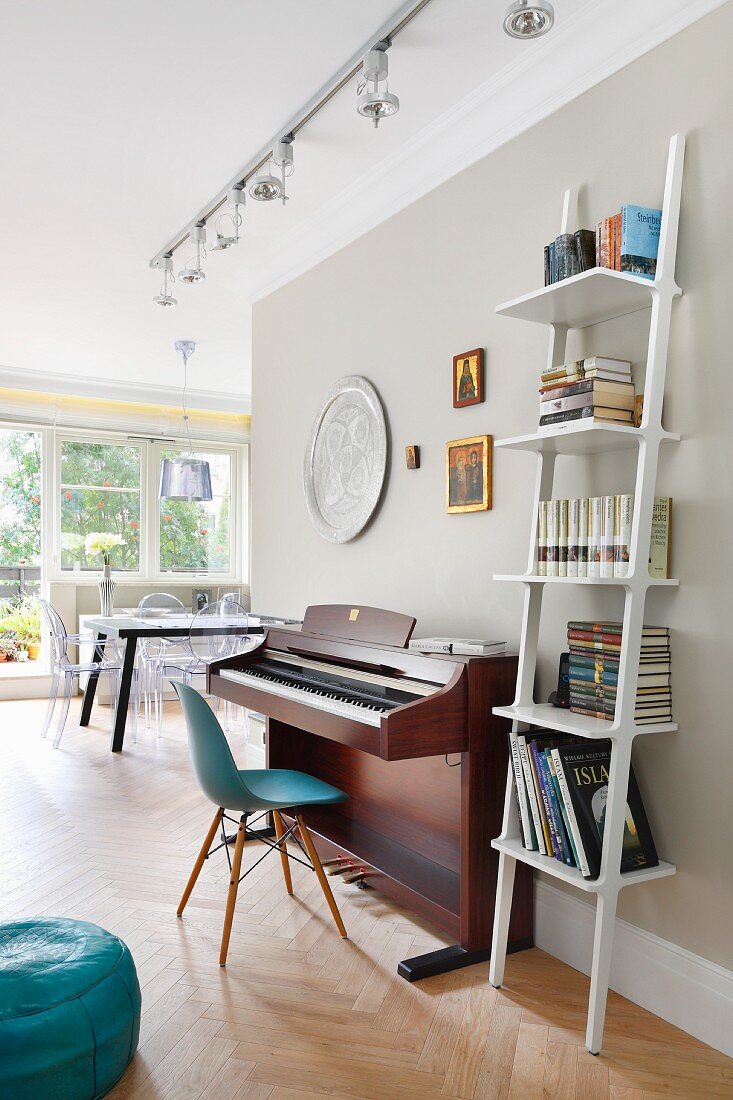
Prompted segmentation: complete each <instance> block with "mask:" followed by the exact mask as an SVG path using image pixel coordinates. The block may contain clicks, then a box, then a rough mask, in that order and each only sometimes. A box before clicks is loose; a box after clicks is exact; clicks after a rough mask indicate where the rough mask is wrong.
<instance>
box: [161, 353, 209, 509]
mask: <svg viewBox="0 0 733 1100" xmlns="http://www.w3.org/2000/svg"><path fill="white" fill-rule="evenodd" d="M195 350H196V344H195V343H194V342H193V340H176V351H177V352H178V354H179V355H180V357H181V359H183V394H182V398H181V404H182V407H183V423H184V425H185V429H186V435H187V436H188V454H183V455H179V456H178V457H177V458H164V459H163V461H162V463H161V466H160V489H159V491H158V496H159V497H160V499H161V500H195V501H198V500H211V499H212V496H213V494H212V492H211V469H210V467H209V463H208V462H207V461H206V460H205V459H202V458H196V457H195V456H194V455H193V454H192V453H191V452H192V451H193V447H192V445H191V430H190V428H189V424H188V410H187V408H186V389H187V385H188V377H187V375H188V360H189V359H190V357H191V356H192V355H193V353H194V351H195Z"/></svg>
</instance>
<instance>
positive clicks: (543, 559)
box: [537, 500, 548, 577]
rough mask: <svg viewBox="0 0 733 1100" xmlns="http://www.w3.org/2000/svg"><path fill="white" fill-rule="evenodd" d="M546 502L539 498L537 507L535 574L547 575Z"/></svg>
mask: <svg viewBox="0 0 733 1100" xmlns="http://www.w3.org/2000/svg"><path fill="white" fill-rule="evenodd" d="M547 504H548V502H547V501H546V500H541V501H540V503H539V507H538V509H537V576H538V577H546V576H547Z"/></svg>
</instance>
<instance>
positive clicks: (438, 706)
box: [207, 605, 532, 981]
mask: <svg viewBox="0 0 733 1100" xmlns="http://www.w3.org/2000/svg"><path fill="white" fill-rule="evenodd" d="M414 625H415V620H414V619H413V618H411V617H409V616H406V615H399V614H397V613H395V612H390V611H382V610H379V609H377V608H370V607H359V606H357V607H351V606H346V605H317V606H313V607H309V608H308V610H307V612H306V615H305V619H304V621H303V625H302V627H300V628H292V627H274V628H270V629H269V630H267V631H266V632H265V634H264V636H263V638H262V641H261V642H260V644H259V645H258V646H257V647H256V648H255V649H252V650H250V651H248V652H246V653H242V654H239V655H236V656H233V657H228V658H225V659H223V660H221V661H214V662H213V663H212V664H211V665H210V666H209V671H208V677H207V680H208V689H209V691H210V693H211V694H213V695H217V696H220V697H221V698H224V699H229V700H231V701H232V702H234V703H237V704H239V705H240V706H243V707H246V708H248V709H250V710H254V711H259V712H260V713H262V714H265V715H266V716H267V764H268V767H271V768H294V769H297V770H299V771H303V772H308V773H309V774H311V775H315V776H318V777H319V778H321V779H325V780H326V781H327V782H329V783H333V784H334V785H335V786H337V787H340V788H341V789H342V790H344V791H346V793H347V794H348V795H349V801H348V802H344V803H341V804H340V805H337V806H328V807H323V808H318V807H309V809H308V825H309V828H310V829H311V831H312V832H313V834H314V836H315V837H316V840H317V843H318V847H319V850H320V853H321V854H322V855H323V856H326V855H329V856H332V855H344V854H345V855H349V856H353V857H355V859H356V861H357V862H363V863H364V864H366V865H368V866H369V867H370V868H374V869H375V870H376V872H377V875H376V876H375V877H374V878H370V879H369V882H370V883H373V885H374V886H376V887H377V888H378V889H379V890H380V891H381V892H382V893H384V894H386V895H388V896H390V897H392V898H394V899H395V900H396V901H397V902H399V903H400V904H404V905H405V906H406V907H407V908H409V909H411V910H413V911H414V912H415V913H418V914H420V915H422V916H424V917H426V918H427V919H428V920H430V921H431V922H432V923H433V924H435V925H436V926H437V927H438V928H440V929H441V930H442V931H444V932H446V933H448V935H449V936H451V937H455V940H456V943H455V945H453V946H451V947H447V948H444V949H443V950H440V951H434V952H431V953H429V954H426V955H421V956H417V957H415V958H412V959H405V960H404V961H403V962H401V963H400V964H399V968H398V972H399V973H400V974H401V975H402V976H403V977H404V978H406V979H407V980H408V981H416V980H418V979H420V978H425V977H429V976H430V975H433V974H438V973H441V972H443V971H446V970H454V969H456V968H458V967H461V966H467V965H469V964H470V963H475V962H480V961H481V960H484V959H488V957H489V954H490V946H491V930H492V923H493V917H494V896H495V889H496V877H497V865H498V857H497V853H496V852H495V851H494V850H493V849H492V847H491V838H492V837H494V836H497V835H498V834H499V832H500V830H501V819H502V810H503V804H504V793H505V785H506V776H507V760H508V743H507V735H506V730H507V724H506V722H505V720H503V719H501V718H497V717H495V716H494V715H493V714H492V707H494V706H498V705H502V704H505V703H507V702H509V701H511V699H512V698H513V695H514V685H515V681H516V673H517V658H516V657H515V656H509V655H503V654H502V655H500V656H493V657H459V656H454V655H451V656H444V655H433V654H431V655H424V654H421V653H416V652H413V651H411V650H408V649H406V648H405V646H406V644H407V641H408V639H409V636H410V634H411V633H412V630H413V628H414ZM516 874H517V879H516V884H515V887H514V902H513V908H512V916H511V923H510V929H509V941H510V950H521V949H523V948H526V947H531V946H532V877H531V869H530V868H528V867H524V866H517V869H516Z"/></svg>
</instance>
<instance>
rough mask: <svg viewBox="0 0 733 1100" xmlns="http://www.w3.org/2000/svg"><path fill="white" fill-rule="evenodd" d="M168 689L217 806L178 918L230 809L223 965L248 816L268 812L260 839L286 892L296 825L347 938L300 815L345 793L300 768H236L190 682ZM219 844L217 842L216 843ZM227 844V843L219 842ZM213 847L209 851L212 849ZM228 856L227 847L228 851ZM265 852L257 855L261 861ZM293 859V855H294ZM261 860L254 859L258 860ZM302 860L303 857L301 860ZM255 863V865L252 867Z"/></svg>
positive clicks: (202, 780) (202, 783)
mask: <svg viewBox="0 0 733 1100" xmlns="http://www.w3.org/2000/svg"><path fill="white" fill-rule="evenodd" d="M172 683H173V687H174V688H175V690H176V692H177V693H178V698H179V699H180V700H181V706H182V707H183V716H184V718H185V720H186V729H187V731H188V741H189V745H190V747H191V759H192V761H193V768H194V771H195V773H196V778H197V780H198V783H199V786H200V787H201V790H202V791H203V793H204V794H205V795H206V797H207V798H208V799H209V800H210V801H211V802H213V803H214V805H215V806H217V807H218V809H217V811H216V814H215V815H214V820H213V821H212V823H211V827H210V828H209V831H208V833H207V834H206V839H205V840H204V843H203V845H202V847H201V851H200V852H199V854H198V858H197V859H196V863H195V864H194V867H193V871H192V872H191V876H190V878H189V880H188V882H187V884H186V889H185V890H184V891H183V897H182V898H181V901H180V904H179V906H178V916H179V917H180V916H182V915H183V910H184V909H185V908H186V902H187V901H188V899H189V897H190V896H191V892H192V890H193V888H194V886H195V885H196V880H197V878H198V877H199V873H200V871H201V868H202V867H203V865H204V861H205V860H206V858H207V857H208V855H209V854H210V851H211V845H212V844H213V842H214V839H215V837H216V835H217V833H218V831H219V828H220V827H221V828H222V829H223V822H224V818H225V816H226V815H225V809H228V810H234V811H235V812H237V813H239V814H240V815H241V817H240V820H239V828H238V830H237V839H236V843H235V845H234V855H233V857H232V861H231V874H230V876H229V893H228V895H227V906H226V913H225V916H224V929H223V931H222V936H221V950H220V952H219V966H225V965H226V960H227V952H228V950H229V938H230V936H231V931H232V919H233V917H234V907H235V905H236V902H237V889H238V887H239V883H240V882H241V881H242V879H243V878H245V877H246V876H247V875H248V874H249V871H251V870H253V867H250V868H249V871H245V873H244V874H243V875H240V871H241V868H242V854H243V852H244V841H245V835H246V831H247V818H248V817H250V816H251V815H252V814H255V813H268V812H270V813H272V816H273V820H274V823H275V835H276V837H277V842H276V843H275V842H273V841H270V840H268V839H266V838H263V843H265V844H267V845H268V848H269V849H270V850H271V851H279V853H280V860H281V862H282V869H283V877H284V879H285V889H286V890H287V892H288V894H292V892H293V883H292V879H291V876H290V864H289V860H290V858H291V856H290V854H289V852H288V849H287V841H288V840H289V838H290V837H291V836H292V837H294V839H295V840H296V843H297V837H295V836H294V834H295V830H296V828H297V829H298V830H299V832H300V837H301V840H302V841H303V845H304V852H305V854H306V855H307V856H308V859H309V860H310V863H311V865H312V868H313V870H314V871H315V872H316V875H317V876H318V881H319V883H320V884H321V889H322V890H323V895H324V897H325V899H326V902H327V903H328V907H329V909H330V910H331V913H332V915H333V919H334V920H335V922H336V927H337V928H338V930H339V932H340V933H341V935H342V936H343V937H344V938H345V937H346V929H345V927H344V923H343V921H342V920H341V914H340V913H339V911H338V906H337V905H336V902H335V901H334V897H333V894H332V893H331V887H330V886H329V884H328V879H327V878H326V875H325V873H324V870H323V867H322V866H321V861H320V859H319V856H318V852H317V851H316V848H315V845H314V843H313V839H312V837H311V835H310V833H309V831H308V827H307V826H306V823H305V821H304V819H303V814H302V809H303V807H304V806H331V805H334V804H335V803H337V802H345V801H346V800H347V798H348V795H346V794H344V792H343V791H340V790H339V789H338V787H332V786H331V785H330V783H324V782H323V780H321V779H316V777H315V776H313V775H307V774H306V773H305V772H295V771H286V770H283V769H266V770H259V771H240V770H239V769H238V768H237V765H236V763H235V760H234V757H233V756H232V752H231V749H230V748H229V742H228V741H227V739H226V737H225V736H224V731H223V730H222V728H221V726H220V725H219V721H218V719H217V717H216V715H215V714H214V712H213V711H212V709H211V707H210V706H209V704H208V703H207V702H206V700H205V699H204V698H203V696H202V695H200V694H199V692H198V691H196V690H195V689H194V688H192V687H191V686H190V684H182V683H180V682H179V681H172ZM285 809H288V810H290V812H291V816H292V817H293V818H294V824H293V825H291V826H290V828H286V826H285V822H284V821H283V818H282V815H281V813H280V811H281V810H285ZM219 847H221V845H219ZM224 847H225V848H226V841H225V842H224ZM215 850H216V849H214V851H215ZM227 855H228V851H227ZM266 855H268V852H265V855H264V856H262V857H261V859H264V858H265V856H266ZM294 858H297V857H294ZM259 862H260V860H258V861H257V863H259ZM300 862H302V861H300ZM257 863H255V864H254V866H255V867H256V866H257Z"/></svg>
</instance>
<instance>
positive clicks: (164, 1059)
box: [0, 702, 733, 1100]
mask: <svg viewBox="0 0 733 1100" xmlns="http://www.w3.org/2000/svg"><path fill="white" fill-rule="evenodd" d="M43 709H44V707H43V704H42V703H40V702H38V703H37V702H23V703H3V704H0V774H2V800H1V802H0V831H1V834H2V853H3V858H2V865H1V866H0V919H10V918H19V917H24V916H35V915H41V914H48V915H55V916H62V915H66V916H73V917H78V918H81V919H85V920H91V921H95V922H97V923H99V924H101V925H104V926H105V927H106V928H109V929H110V930H112V931H114V932H116V933H118V934H119V935H120V936H122V937H123V938H124V939H125V940H126V941H127V943H128V944H129V945H130V948H131V949H132V952H133V954H134V956H135V961H136V963H137V967H138V973H139V976H140V983H141V985H142V990H143V1021H142V1033H141V1037H140V1047H139V1050H138V1053H137V1055H136V1057H135V1059H134V1061H133V1063H132V1065H131V1067H130V1069H129V1070H128V1072H127V1074H126V1076H125V1077H124V1079H123V1080H122V1082H121V1083H120V1084H119V1085H118V1086H117V1088H116V1089H115V1090H114V1091H113V1092H112V1093H111V1094H110V1095H111V1097H112V1098H113V1100H123V1098H124V1100H128V1098H129V1100H132V1098H135V1100H155V1098H162V1097H165V1098H166V1100H198V1098H201V1100H315V1098H316V1097H319V1096H321V1097H322V1096H324V1095H325V1096H330V1097H336V1098H338V1097H351V1098H354V1097H363V1098H365V1100H391V1098H392V1097H405V1098H410V1097H411V1098H413V1100H423V1098H427V1097H438V1096H440V1097H476V1098H481V1100H493V1098H498V1097H509V1098H511V1100H534V1098H535V1097H537V1098H544V1097H557V1098H560V1100H605V1098H609V1100H659V1098H661V1097H685V1098H701V1100H702V1098H705V1100H707V1098H709V1097H723V1096H732V1095H733V1062H732V1061H731V1060H730V1059H728V1058H725V1057H724V1056H723V1055H722V1054H718V1053H717V1052H716V1051H714V1050H711V1049H710V1048H709V1047H706V1046H704V1045H703V1044H702V1043H699V1042H697V1041H696V1040H694V1039H691V1038H690V1037H689V1036H687V1035H685V1034H684V1033H683V1032H681V1031H678V1030H677V1029H675V1028H673V1027H671V1026H670V1025H668V1024H666V1023H664V1022H663V1021H661V1020H659V1019H658V1018H656V1017H654V1016H652V1015H650V1014H649V1013H648V1012H645V1011H643V1010H642V1009H640V1008H638V1007H637V1006H635V1005H633V1004H631V1003H629V1002H628V1001H625V1000H624V999H623V998H621V997H619V996H616V995H614V994H612V995H611V997H610V1002H609V1011H608V1024H607V1029H606V1043H605V1049H604V1053H603V1055H602V1056H601V1057H600V1058H592V1057H591V1056H590V1055H589V1054H588V1053H587V1052H586V1051H585V1050H584V1048H583V1029H584V1016H585V1001H586V995H587V981H586V979H585V978H584V977H583V976H582V975H580V974H578V973H577V972H576V971H574V970H571V969H570V968H568V967H566V966H564V965H562V964H561V963H559V962H557V961H556V960H554V959H552V958H550V957H549V956H547V955H545V954H543V953H542V952H541V951H537V950H534V951H528V952H524V953H523V954H520V955H514V956H512V957H511V959H510V960H509V963H508V966H507V980H506V985H505V987H504V988H503V989H502V990H501V991H500V992H497V991H495V990H493V989H491V987H490V986H489V985H488V982H487V980H486V977H487V975H486V966H485V965H484V966H477V967H472V968H470V969H467V970H463V971H458V972H457V973H454V974H451V975H442V976H440V977H437V978H432V979H429V980H428V981H425V982H423V983H421V984H420V985H415V986H411V985H408V984H407V983H406V982H404V981H402V980H401V979H400V978H398V977H397V976H396V974H395V967H396V964H397V961H398V960H399V959H401V958H403V957H405V956H408V955H413V954H417V953H419V952H420V951H424V950H430V949H431V948H433V947H434V946H436V945H439V944H442V943H444V942H446V941H445V940H444V939H443V938H442V937H441V936H438V935H436V934H435V932H434V931H433V930H432V929H431V928H429V927H426V926H425V925H423V924H421V923H420V922H419V921H417V920H415V919H414V917H412V916H411V915H410V914H409V913H407V912H404V911H402V910H400V909H398V908H396V907H395V906H394V905H391V904H389V903H387V902H386V901H385V900H383V899H382V898H381V897H380V896H379V894H378V893H376V892H375V891H369V892H367V891H360V890H357V889H356V888H355V887H347V886H344V885H343V884H342V883H341V882H340V881H338V880H331V881H332V882H333V881H336V886H335V893H336V898H337V901H338V903H339V905H340V907H341V911H342V914H343V916H344V919H345V921H346V925H347V928H348V930H349V936H350V938H349V940H348V941H342V940H341V939H339V937H338V935H337V933H336V931H335V929H334V927H333V924H332V921H331V919H330V915H329V913H328V911H327V910H326V908H325V904H324V902H323V899H322V896H321V893H320V890H319V888H318V884H317V882H316V879H315V876H314V875H313V874H312V872H310V871H307V870H305V869H304V868H302V867H300V866H299V865H298V864H293V879H294V884H295V889H296V897H294V898H288V897H287V896H286V894H285V891H284V887H283V883H282V876H281V869H280V864H279V860H278V859H277V858H276V857H270V858H269V859H268V860H266V861H265V863H264V864H262V865H261V867H260V868H258V869H257V871H255V872H254V873H253V875H252V876H251V878H248V879H246V880H245V882H244V883H243V884H242V888H241V893H240V899H239V903H238V907H237V913H236V916H235V922H234V932H233V935H232V942H231V947H230V953H229V963H228V966H227V969H226V971H223V970H220V969H219V966H218V965H217V955H218V946H219V936H220V930H221V922H222V915H223V911H224V900H225V894H226V885H227V874H226V873H225V868H226V862H225V859H224V856H223V853H219V854H218V856H217V857H213V858H212V860H211V861H209V862H208V863H207V864H206V865H205V867H204V870H203V872H202V875H201V879H200V880H199V886H198V887H197V889H196V891H195V893H194V895H193V898H192V900H191V902H190V903H189V907H188V909H187V911H186V915H185V918H184V920H183V921H179V920H177V919H176V916H175V910H176V904H177V901H178V898H179V896H180V893H181V890H182V887H183V885H184V883H185V881H186V878H187V875H188V873H189V870H190V868H191V866H192V864H193V861H194V858H195V855H196V853H197V851H198V848H199V846H200V844H201V841H202V838H203V836H204V834H205V832H206V828H207V826H208V824H209V822H210V820H211V816H212V810H211V806H210V805H209V804H208V803H207V802H206V801H205V800H204V799H203V798H202V796H201V795H200V793H199V791H198V789H197V788H196V785H195V783H194V781H193V778H192V775H191V772H190V769H189V765H188V761H187V752H186V747H185V742H184V737H183V734H182V727H181V722H180V719H179V718H178V716H177V715H176V713H175V711H174V710H173V708H172V707H171V709H170V711H169V713H168V715H167V721H166V731H165V734H164V735H163V737H162V738H161V739H160V740H158V741H157V742H156V739H155V736H154V734H153V733H151V732H147V731H145V732H142V733H141V740H140V741H139V742H138V744H137V745H132V744H129V745H128V747H127V748H126V750H125V752H124V753H123V754H122V755H121V756H113V755H112V754H111V753H109V752H108V750H107V744H108V733H107V712H106V710H99V711H97V713H96V715H95V719H94V721H95V723H96V725H93V726H90V727H89V729H88V730H81V729H79V728H78V727H75V726H74V725H73V724H70V725H69V728H68V729H67V731H66V733H65V735H64V739H63V741H62V742H61V747H60V749H59V750H58V751H57V752H54V751H53V749H52V748H51V745H50V743H48V742H41V741H40V739H39V738H38V732H37V731H38V728H39V726H40V721H41V718H42V715H43ZM77 715H78V710H77V709H76V704H75V710H74V712H73V713H72V715H71V720H72V722H73V721H75V720H76V716H77ZM238 742H239V743H240V744H241V736H240V737H237V736H235V737H233V747H234V750H235V755H237V756H238V758H239V759H240V760H242V753H241V751H238ZM242 764H243V766H244V762H242ZM254 847H255V846H254V845H252V844H248V845H247V847H246V849H245V861H247V860H252V859H253V852H252V849H253V848H254ZM257 847H259V846H257Z"/></svg>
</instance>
